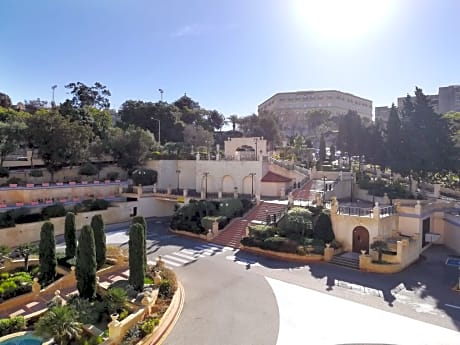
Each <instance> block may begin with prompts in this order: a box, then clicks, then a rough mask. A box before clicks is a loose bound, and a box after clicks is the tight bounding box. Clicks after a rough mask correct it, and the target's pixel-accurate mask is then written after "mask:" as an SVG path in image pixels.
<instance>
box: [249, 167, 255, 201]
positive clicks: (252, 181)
mask: <svg viewBox="0 0 460 345" xmlns="http://www.w3.org/2000/svg"><path fill="white" fill-rule="evenodd" d="M255 175H256V173H253V172H252V173H249V176H251V199H253V198H254V176H255Z"/></svg>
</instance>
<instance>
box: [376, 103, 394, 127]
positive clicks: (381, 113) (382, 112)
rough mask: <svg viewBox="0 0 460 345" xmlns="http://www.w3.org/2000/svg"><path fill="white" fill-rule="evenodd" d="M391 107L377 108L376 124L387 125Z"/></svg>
mask: <svg viewBox="0 0 460 345" xmlns="http://www.w3.org/2000/svg"><path fill="white" fill-rule="evenodd" d="M390 111H391V107H387V106H383V107H375V122H383V123H387V122H388V118H389V117H390Z"/></svg>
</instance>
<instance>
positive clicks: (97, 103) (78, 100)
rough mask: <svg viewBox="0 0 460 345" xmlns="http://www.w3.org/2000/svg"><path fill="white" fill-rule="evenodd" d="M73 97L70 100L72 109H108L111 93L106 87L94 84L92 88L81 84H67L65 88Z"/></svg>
mask: <svg viewBox="0 0 460 345" xmlns="http://www.w3.org/2000/svg"><path fill="white" fill-rule="evenodd" d="M65 88H66V89H69V90H70V94H71V95H72V96H73V97H72V99H71V102H72V106H73V107H74V108H84V107H94V108H97V109H109V108H110V101H109V97H110V96H111V93H110V91H109V89H108V88H107V86H105V85H102V84H101V83H99V82H95V83H94V85H93V86H87V85H85V84H83V83H81V82H77V83H69V84H67V85H66V86H65Z"/></svg>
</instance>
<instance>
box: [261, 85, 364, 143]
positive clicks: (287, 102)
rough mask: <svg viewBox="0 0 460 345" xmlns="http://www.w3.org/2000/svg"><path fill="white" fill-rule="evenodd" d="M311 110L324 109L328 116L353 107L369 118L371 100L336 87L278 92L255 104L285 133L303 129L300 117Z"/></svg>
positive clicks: (344, 112)
mask: <svg viewBox="0 0 460 345" xmlns="http://www.w3.org/2000/svg"><path fill="white" fill-rule="evenodd" d="M312 110H327V111H329V112H330V113H331V115H332V116H341V115H344V114H346V113H347V112H348V111H349V110H354V111H356V112H357V113H358V115H359V116H361V117H363V118H366V119H368V120H372V101H370V100H368V99H365V98H362V97H358V96H355V95H352V94H350V93H346V92H341V91H336V90H324V91H294V92H280V93H277V94H275V95H273V96H271V97H270V98H269V99H267V100H266V101H264V102H262V103H261V104H260V105H259V106H258V112H259V115H261V114H264V113H268V112H269V113H272V114H274V115H275V116H276V117H277V118H278V119H279V120H280V123H281V124H282V125H283V129H284V131H285V133H286V134H288V135H293V134H297V133H299V134H300V133H305V131H306V130H307V129H306V128H305V121H304V120H305V119H306V117H307V114H308V113H309V112H310V111H312ZM294 132H296V133H294Z"/></svg>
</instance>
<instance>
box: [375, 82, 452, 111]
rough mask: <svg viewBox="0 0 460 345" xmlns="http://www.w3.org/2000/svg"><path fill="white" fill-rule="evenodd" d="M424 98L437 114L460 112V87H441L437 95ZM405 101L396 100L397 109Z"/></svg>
mask: <svg viewBox="0 0 460 345" xmlns="http://www.w3.org/2000/svg"><path fill="white" fill-rule="evenodd" d="M426 96H427V98H428V100H429V101H430V102H431V105H432V106H433V109H434V111H435V112H436V113H438V114H445V113H448V112H449V111H460V85H450V86H441V87H440V88H439V91H438V94H436V95H426ZM414 98H415V97H414V96H412V97H411V99H414ZM405 99H406V97H399V98H398V108H399V109H401V108H402V107H403V104H404V103H403V102H404V100H405ZM376 109H377V108H376Z"/></svg>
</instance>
